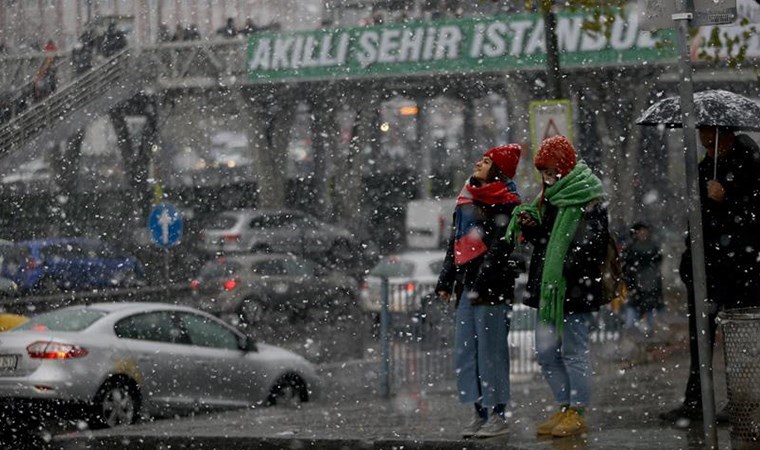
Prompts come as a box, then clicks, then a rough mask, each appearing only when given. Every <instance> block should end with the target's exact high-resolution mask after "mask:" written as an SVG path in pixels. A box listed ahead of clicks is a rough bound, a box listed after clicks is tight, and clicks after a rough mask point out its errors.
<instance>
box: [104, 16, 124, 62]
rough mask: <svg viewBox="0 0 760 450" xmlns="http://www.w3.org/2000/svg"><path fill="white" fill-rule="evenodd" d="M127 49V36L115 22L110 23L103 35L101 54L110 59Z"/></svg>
mask: <svg viewBox="0 0 760 450" xmlns="http://www.w3.org/2000/svg"><path fill="white" fill-rule="evenodd" d="M126 47H127V35H126V34H124V32H123V31H121V30H120V29H119V28H118V27H117V26H116V24H115V23H114V22H111V23H109V24H108V28H106V32H105V34H104V35H103V40H102V41H101V43H100V52H101V53H102V54H103V56H105V57H106V58H110V57H111V56H113V55H115V54H116V53H118V52H119V51H120V50H122V49H123V48H126Z"/></svg>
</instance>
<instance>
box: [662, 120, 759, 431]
mask: <svg viewBox="0 0 760 450" xmlns="http://www.w3.org/2000/svg"><path fill="white" fill-rule="evenodd" d="M699 138H700V141H701V143H702V146H703V147H705V149H706V150H707V152H706V156H705V158H704V159H703V160H702V161H701V162H700V163H699V169H698V170H699V192H700V198H701V199H702V201H701V212H702V235H703V242H704V249H705V256H704V258H705V273H706V280H705V281H706V285H707V298H708V301H709V305H708V322H709V324H710V329H709V333H708V337H709V340H710V345H711V346H714V344H715V331H716V328H717V324H716V322H715V319H716V318H717V315H718V311H720V310H728V309H734V308H744V307H751V306H760V264H759V263H758V258H760V232H759V231H760V228H759V227H760V182H759V181H758V173H759V171H760V163H759V162H758V160H759V159H760V150H759V149H758V146H757V144H756V143H755V142H754V141H753V140H752V139H751V138H750V137H749V136H747V135H744V134H739V135H737V134H735V132H734V131H732V130H731V129H728V128H716V127H708V126H703V127H699ZM679 274H680V276H681V280H682V281H683V282H684V284H685V285H686V292H687V306H688V314H689V316H688V317H689V350H690V352H691V363H690V369H689V379H688V381H687V382H686V391H685V393H684V400H683V402H682V403H681V405H679V406H678V407H677V408H674V409H672V410H670V411H667V412H664V413H662V414H660V418H661V419H662V420H665V421H668V422H671V423H682V424H683V423H688V422H690V421H701V420H702V389H701V382H700V376H699V351H698V348H697V324H696V319H695V317H696V306H695V298H694V287H693V284H692V280H693V276H692V267H691V246H690V239H689V237H688V236H687V238H686V250H685V251H684V253H683V254H682V255H681V264H680V267H679ZM729 406H730V405H729ZM717 419H718V421H719V422H726V421H727V420H728V414H727V412H726V411H721V412H719V413H718V414H717Z"/></svg>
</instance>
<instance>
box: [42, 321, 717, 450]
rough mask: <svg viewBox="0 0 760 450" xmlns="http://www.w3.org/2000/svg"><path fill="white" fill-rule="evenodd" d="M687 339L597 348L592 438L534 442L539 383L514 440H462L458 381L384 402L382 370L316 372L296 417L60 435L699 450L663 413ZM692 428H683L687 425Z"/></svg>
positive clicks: (528, 389)
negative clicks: (311, 396)
mask: <svg viewBox="0 0 760 450" xmlns="http://www.w3.org/2000/svg"><path fill="white" fill-rule="evenodd" d="M684 337H685V330H683V327H681V329H680V330H679V329H678V327H673V329H672V330H670V331H669V336H668V338H667V339H665V340H664V341H660V342H649V343H647V342H646V341H642V340H641V339H640V338H637V337H634V338H626V339H624V340H623V341H622V342H623V344H622V345H617V346H614V345H613V344H607V345H604V346H602V345H597V346H595V347H593V348H594V353H595V358H594V359H595V365H594V366H595V370H596V372H597V373H596V374H595V378H594V400H593V405H592V407H591V408H590V409H589V410H588V411H587V414H586V415H587V419H588V423H589V428H590V430H589V432H588V433H587V434H585V435H584V436H581V437H576V438H548V439H538V438H536V436H535V427H536V426H537V424H538V423H539V422H540V421H542V420H543V419H544V418H545V417H546V416H547V415H548V413H547V412H546V408H547V407H551V405H552V401H551V396H550V392H549V390H548V388H547V386H546V383H545V382H544V381H543V380H542V379H541V377H540V375H535V376H532V375H531V376H523V377H521V379H514V380H513V386H512V395H513V401H512V404H511V411H510V415H511V416H510V420H511V422H512V423H511V427H510V432H509V434H507V435H504V436H500V437H495V438H490V439H483V440H463V439H461V438H460V436H459V432H460V430H461V428H462V427H463V426H464V425H465V424H466V423H467V422H468V421H469V419H470V417H471V413H472V410H471V408H470V407H469V406H464V405H461V404H459V403H458V401H457V399H456V392H455V388H454V384H453V382H452V381H450V380H449V381H441V382H438V383H434V384H432V385H429V386H422V387H420V386H407V387H405V388H403V389H400V390H397V391H396V392H395V395H394V396H393V398H391V399H382V398H379V396H378V394H377V391H376V388H377V387H378V384H379V382H378V379H377V373H378V369H379V365H378V363H377V361H372V360H360V361H353V362H348V363H337V364H335V363H333V364H326V365H322V366H321V367H320V369H321V373H322V377H323V380H324V383H325V391H326V396H325V397H324V398H322V399H321V400H319V401H317V402H313V403H307V404H305V405H303V406H302V407H300V408H284V407H283V408H281V407H275V408H257V409H249V410H242V411H232V412H225V413H220V414H212V415H199V416H196V417H191V418H183V419H174V420H159V421H155V422H150V423H143V424H139V425H136V426H131V427H124V428H118V429H113V430H102V431H95V432H80V433H71V434H66V435H62V436H57V437H56V438H55V440H54V447H56V448H65V449H95V448H129V449H169V448H172V449H175V448H194V449H218V450H224V449H235V450H239V449H247V448H251V449H268V448H286V449H307V448H308V449H317V448H319V449H322V448H324V449H354V448H357V449H363V448H366V449H402V448H403V449H490V448H503V449H612V448H625V449H654V448H659V449H697V448H703V443H702V424H701V423H694V424H691V427H676V426H670V425H667V424H664V423H663V422H661V421H660V420H659V419H658V418H657V414H658V413H660V412H662V411H665V410H667V409H669V408H671V407H674V406H676V405H677V402H678V398H679V396H681V395H682V393H683V389H684V385H685V381H686V378H687V371H688V349H687V348H686V347H685V343H684V339H683V338H684ZM717 350H718V351H716V364H715V368H716V371H715V372H716V376H715V386H716V398H717V400H718V401H719V402H720V401H721V400H723V399H725V381H724V378H723V370H722V367H723V363H722V358H721V356H722V355H721V354H720V353H721V351H720V347H718V348H717ZM682 425H686V424H682ZM718 436H719V443H720V448H729V447H730V443H729V436H728V427H727V426H720V427H719V434H718Z"/></svg>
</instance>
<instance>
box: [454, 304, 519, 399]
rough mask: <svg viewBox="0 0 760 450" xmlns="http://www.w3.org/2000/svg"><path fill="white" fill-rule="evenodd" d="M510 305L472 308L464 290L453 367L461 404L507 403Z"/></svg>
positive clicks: (457, 317)
mask: <svg viewBox="0 0 760 450" xmlns="http://www.w3.org/2000/svg"><path fill="white" fill-rule="evenodd" d="M511 309H512V307H511V306H510V305H483V306H472V305H471V304H470V300H469V298H468V291H467V289H465V290H464V292H463V293H462V298H461V299H460V300H459V306H458V307H457V313H456V332H455V337H454V342H455V349H456V350H455V351H456V354H455V360H454V362H455V364H456V373H457V390H458V391H459V400H460V401H461V402H462V403H480V404H482V405H483V406H485V407H492V406H496V405H499V404H503V405H506V404H509V343H508V342H507V334H508V333H509V312H510V310H511Z"/></svg>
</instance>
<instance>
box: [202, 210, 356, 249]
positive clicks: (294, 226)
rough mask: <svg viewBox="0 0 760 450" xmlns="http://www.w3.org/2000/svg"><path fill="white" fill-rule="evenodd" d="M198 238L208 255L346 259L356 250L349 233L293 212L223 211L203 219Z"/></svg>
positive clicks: (354, 242)
mask: <svg viewBox="0 0 760 450" xmlns="http://www.w3.org/2000/svg"><path fill="white" fill-rule="evenodd" d="M201 235H202V241H203V244H202V247H203V248H204V249H205V250H206V251H207V252H209V253H216V252H260V253H268V252H273V253H295V254H298V255H306V256H308V257H312V258H318V257H322V256H325V255H329V256H331V257H332V258H334V259H336V260H346V259H349V258H351V256H352V254H353V253H355V252H358V251H359V248H358V244H357V242H356V239H355V238H354V236H353V235H352V234H351V232H350V231H348V230H346V229H345V228H342V227H339V226H336V225H331V224H328V223H325V222H322V221H320V220H318V219H317V218H315V217H313V216H311V215H309V214H306V213H303V212H301V211H294V210H268V209H240V210H235V211H225V212H222V213H220V214H218V215H215V216H213V217H209V218H207V219H206V221H205V223H204V224H203V226H202V231H201Z"/></svg>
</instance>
